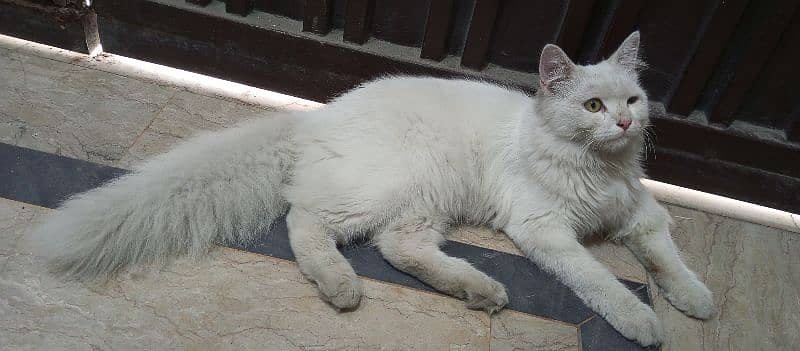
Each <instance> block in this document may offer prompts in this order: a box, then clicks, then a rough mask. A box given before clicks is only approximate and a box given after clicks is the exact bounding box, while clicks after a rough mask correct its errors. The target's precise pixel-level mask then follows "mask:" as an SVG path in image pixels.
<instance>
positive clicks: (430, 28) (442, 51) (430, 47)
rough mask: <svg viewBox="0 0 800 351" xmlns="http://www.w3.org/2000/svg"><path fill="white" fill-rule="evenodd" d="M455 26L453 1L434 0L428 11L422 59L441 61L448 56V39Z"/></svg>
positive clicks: (421, 53)
mask: <svg viewBox="0 0 800 351" xmlns="http://www.w3.org/2000/svg"><path fill="white" fill-rule="evenodd" d="M452 25H453V0H434V1H431V6H430V8H429V9H428V19H427V20H426V22H425V36H424V38H423V40H422V51H421V52H420V55H419V56H420V57H421V58H425V59H431V60H435V61H441V60H443V59H444V58H445V56H447V39H448V37H449V36H450V30H451V27H452Z"/></svg>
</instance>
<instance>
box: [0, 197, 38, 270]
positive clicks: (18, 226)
mask: <svg viewBox="0 0 800 351" xmlns="http://www.w3.org/2000/svg"><path fill="white" fill-rule="evenodd" d="M42 211H45V210H44V209H42V208H41V207H37V206H32V205H28V204H26V203H22V202H17V201H12V200H8V199H3V198H0V272H2V271H3V270H4V269H5V266H6V261H7V260H8V259H9V258H10V256H13V255H14V254H15V253H16V251H15V248H16V246H17V239H19V238H20V237H21V236H22V234H23V233H24V232H25V230H26V229H27V228H29V227H30V226H31V223H33V221H34V219H35V218H37V217H38V216H39V215H40V214H41V213H42Z"/></svg>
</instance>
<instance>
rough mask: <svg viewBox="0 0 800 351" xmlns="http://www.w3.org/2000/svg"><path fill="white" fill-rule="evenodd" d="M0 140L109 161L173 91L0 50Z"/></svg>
mask: <svg viewBox="0 0 800 351" xmlns="http://www.w3.org/2000/svg"><path fill="white" fill-rule="evenodd" d="M0 91H2V94H3V98H2V99H0V142H4V143H9V144H14V145H19V146H23V147H27V148H32V149H37V150H42V151H46V152H50V153H55V154H60V155H65V156H69V157H75V158H81V159H88V160H90V161H94V162H99V163H105V164H109V163H112V162H114V161H115V160H118V159H119V158H120V157H121V156H122V154H123V153H124V152H125V150H127V148H128V147H129V146H130V145H131V144H133V141H134V139H135V138H136V136H137V135H139V133H140V132H141V131H142V130H144V128H145V127H146V126H147V124H148V123H149V122H150V121H151V120H152V119H153V118H154V117H155V115H156V114H157V113H158V112H159V111H160V110H161V108H162V107H163V106H164V105H165V104H166V102H167V100H168V99H169V97H170V96H172V95H173V94H174V93H175V92H176V91H177V90H176V89H175V88H170V87H162V86H158V85H155V84H150V83H144V82H141V81H139V80H136V79H131V78H126V77H123V76H119V75H115V74H110V73H106V72H101V71H97V70H93V69H87V68H84V67H79V66H76V65H72V64H68V63H64V62H59V61H55V60H49V59H44V58H40V57H36V56H29V55H23V54H18V53H16V52H8V51H6V52H2V51H0Z"/></svg>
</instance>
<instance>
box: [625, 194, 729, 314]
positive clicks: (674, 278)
mask: <svg viewBox="0 0 800 351" xmlns="http://www.w3.org/2000/svg"><path fill="white" fill-rule="evenodd" d="M631 220H632V223H631V225H629V226H628V227H627V228H629V229H628V233H625V234H624V235H621V240H622V242H623V243H624V244H625V246H627V247H628V248H629V249H630V250H631V251H632V252H633V253H634V255H636V257H637V258H639V261H640V262H641V263H642V265H644V267H645V269H647V271H648V272H649V273H650V275H651V276H652V277H653V279H654V280H655V281H656V283H657V284H658V285H659V286H660V287H661V289H662V290H663V291H664V296H665V297H666V298H667V300H669V301H670V302H671V303H672V305H673V306H675V307H676V308H677V309H679V310H681V311H683V312H684V313H686V314H687V315H689V316H692V317H697V318H702V319H708V318H710V317H711V316H713V315H714V314H715V312H716V308H715V307H714V300H713V298H712V295H711V291H709V290H708V288H706V286H705V285H704V284H703V283H702V282H700V280H698V279H697V277H696V276H695V274H694V273H693V272H692V271H690V270H689V269H688V268H687V267H686V265H685V264H684V263H683V261H682V260H681V258H680V256H679V255H678V250H677V249H676V248H675V244H674V243H673V242H672V238H671V237H670V234H669V224H670V222H671V219H670V216H669V213H668V212H667V210H666V209H664V208H663V207H662V206H661V205H659V204H658V203H657V202H656V201H655V200H654V199H653V198H652V197H650V196H647V197H646V198H645V200H644V201H643V202H642V205H641V206H640V208H639V209H638V211H637V212H636V214H635V215H634V216H633V217H632V218H631Z"/></svg>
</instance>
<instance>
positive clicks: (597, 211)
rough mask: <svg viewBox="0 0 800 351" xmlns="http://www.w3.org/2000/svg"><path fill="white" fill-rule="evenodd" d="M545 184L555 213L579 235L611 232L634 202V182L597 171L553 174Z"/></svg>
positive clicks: (617, 226) (629, 211) (629, 210)
mask: <svg viewBox="0 0 800 351" xmlns="http://www.w3.org/2000/svg"><path fill="white" fill-rule="evenodd" d="M553 178H558V179H549V180H550V181H549V182H544V184H543V185H544V187H543V188H545V189H549V190H545V191H548V192H549V194H550V196H551V197H553V198H554V200H555V201H553V203H554V205H555V206H556V210H559V211H560V212H561V213H563V215H564V217H565V218H566V219H567V220H568V221H569V222H570V224H571V225H572V226H573V227H574V228H576V229H578V230H577V231H578V234H579V235H588V234H592V233H595V232H598V231H614V230H616V229H618V228H619V227H621V226H623V225H624V223H625V222H626V220H627V219H628V218H629V217H630V216H631V213H632V212H633V209H634V208H635V206H636V203H637V194H638V190H637V189H636V183H638V181H637V180H635V179H630V178H627V177H626V176H624V175H619V174H609V173H605V172H600V171H597V170H594V171H593V170H581V171H578V170H573V171H564V172H560V174H554V175H553Z"/></svg>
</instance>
